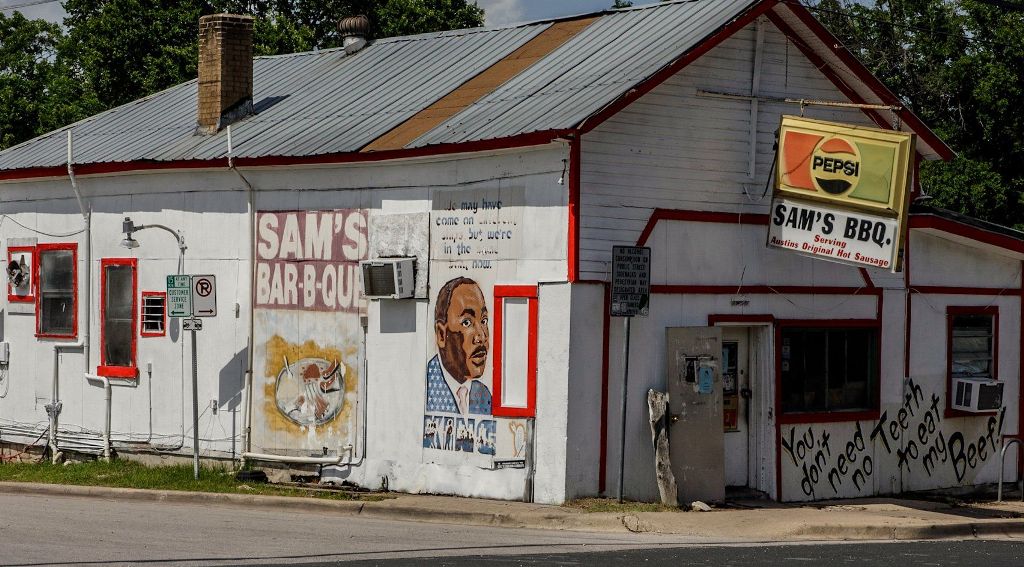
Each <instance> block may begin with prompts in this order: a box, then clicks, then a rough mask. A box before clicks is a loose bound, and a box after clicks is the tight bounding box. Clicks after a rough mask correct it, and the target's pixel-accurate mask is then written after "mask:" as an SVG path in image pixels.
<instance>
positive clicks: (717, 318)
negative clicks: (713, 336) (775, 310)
mask: <svg viewBox="0 0 1024 567" xmlns="http://www.w3.org/2000/svg"><path fill="white" fill-rule="evenodd" d="M728 323H757V324H765V323H775V316H774V315H768V314H765V315H753V314H751V315H742V314H735V315H734V314H730V313H721V314H719V313H715V314H712V315H708V326H709V327H714V326H716V325H722V324H728Z"/></svg>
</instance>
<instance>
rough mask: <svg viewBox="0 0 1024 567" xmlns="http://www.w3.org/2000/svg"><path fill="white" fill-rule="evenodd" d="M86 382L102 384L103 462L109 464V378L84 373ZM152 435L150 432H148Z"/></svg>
mask: <svg viewBox="0 0 1024 567" xmlns="http://www.w3.org/2000/svg"><path fill="white" fill-rule="evenodd" d="M85 378H86V380H90V381H93V382H101V383H102V384H103V398H104V399H103V401H104V404H103V405H104V406H105V407H106V416H105V419H104V420H103V460H104V461H106V462H110V454H111V451H110V403H111V397H112V396H111V392H110V378H107V377H106V376H97V375H95V374H89V373H88V372H86V373H85ZM150 434H152V430H151V431H150Z"/></svg>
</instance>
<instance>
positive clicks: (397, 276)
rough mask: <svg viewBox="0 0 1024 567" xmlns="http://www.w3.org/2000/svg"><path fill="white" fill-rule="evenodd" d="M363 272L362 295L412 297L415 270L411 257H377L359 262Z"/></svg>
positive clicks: (395, 297) (380, 297)
mask: <svg viewBox="0 0 1024 567" xmlns="http://www.w3.org/2000/svg"><path fill="white" fill-rule="evenodd" d="M360 266H361V267H362V272H363V295H365V296H366V297H367V298H369V299H404V298H407V297H412V295H413V291H414V288H415V287H416V272H415V270H414V269H413V259H412V258H377V259H374V260H363V261H362V262H360Z"/></svg>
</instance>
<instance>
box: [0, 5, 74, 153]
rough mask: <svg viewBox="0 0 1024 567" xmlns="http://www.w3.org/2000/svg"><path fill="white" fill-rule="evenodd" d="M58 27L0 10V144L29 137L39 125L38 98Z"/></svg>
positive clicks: (49, 67)
mask: <svg viewBox="0 0 1024 567" xmlns="http://www.w3.org/2000/svg"><path fill="white" fill-rule="evenodd" d="M59 35H60V28H59V27H58V26H56V25H54V24H48V23H46V22H44V21H42V20H28V19H26V18H25V16H23V15H22V14H21V13H20V12H15V13H14V14H12V15H11V16H9V17H8V16H5V15H4V14H3V13H0V148H6V147H9V146H11V145H12V144H14V143H16V142H18V141H20V140H24V139H27V138H30V137H32V135H34V134H35V132H36V130H37V129H38V128H39V125H40V122H41V119H40V106H41V104H40V103H41V99H42V98H43V96H44V93H45V88H46V81H47V79H48V77H49V75H50V72H51V67H52V63H51V62H50V61H49V59H50V58H51V57H53V50H54V47H55V45H56V38H57V37H59Z"/></svg>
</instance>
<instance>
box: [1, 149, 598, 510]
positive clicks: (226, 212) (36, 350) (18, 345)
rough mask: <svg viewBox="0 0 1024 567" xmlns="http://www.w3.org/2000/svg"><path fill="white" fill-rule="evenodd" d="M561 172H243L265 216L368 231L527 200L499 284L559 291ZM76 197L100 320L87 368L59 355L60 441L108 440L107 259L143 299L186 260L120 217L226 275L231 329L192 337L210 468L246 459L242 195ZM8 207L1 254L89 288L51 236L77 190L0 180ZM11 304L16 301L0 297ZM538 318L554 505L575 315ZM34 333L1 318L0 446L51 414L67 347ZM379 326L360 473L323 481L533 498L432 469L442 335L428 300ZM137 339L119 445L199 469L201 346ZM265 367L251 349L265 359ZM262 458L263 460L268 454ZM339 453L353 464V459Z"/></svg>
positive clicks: (151, 177) (385, 168)
mask: <svg viewBox="0 0 1024 567" xmlns="http://www.w3.org/2000/svg"><path fill="white" fill-rule="evenodd" d="M566 157H567V147H566V146H565V145H564V144H552V145H550V146H546V147H541V148H534V149H528V150H515V151H503V152H492V153H490V154H487V155H474V156H465V155H460V156H444V157H438V158H429V159H417V160H408V161H401V162H393V163H385V164H380V163H377V164H352V165H336V166H315V167H294V168H256V169H249V170H246V171H245V175H246V177H247V178H248V179H249V181H250V182H251V183H252V185H253V186H254V187H255V189H256V194H255V198H254V199H255V208H256V209H257V210H324V209H336V208H363V209H367V210H368V211H369V214H370V215H371V217H372V216H374V215H379V214H390V213H409V212H427V211H430V210H431V206H432V199H433V195H434V194H435V192H437V191H452V190H461V189H474V188H481V187H486V188H507V187H512V188H517V189H518V188H521V189H522V193H523V195H524V202H523V206H524V207H525V209H526V210H525V211H524V214H523V220H522V226H520V227H518V230H520V231H521V234H522V254H520V255H519V257H517V258H514V259H511V262H510V264H512V265H513V266H512V269H511V270H505V271H503V272H502V277H503V278H505V279H503V280H501V281H500V282H498V283H502V284H530V283H532V284H536V283H539V282H564V281H565V278H566V272H567V267H566V251H567V230H566V224H567V192H566V190H565V186H564V185H559V184H558V182H557V180H558V178H559V176H560V175H561V173H562V166H563V159H564V158H566ZM79 184H80V186H81V188H82V191H83V193H84V195H85V198H86V201H87V203H88V204H89V205H91V207H92V209H93V211H94V213H93V235H92V243H93V272H92V273H93V278H92V279H93V287H92V298H89V297H86V295H85V286H84V285H83V283H82V282H81V281H80V282H79V290H78V291H79V306H80V308H81V307H82V306H86V305H88V306H91V309H92V324H91V327H92V345H93V348H92V356H91V359H92V361H91V363H90V364H87V363H86V361H84V360H83V358H82V355H81V354H80V353H79V352H70V353H67V354H65V355H63V357H62V361H61V368H60V400H61V401H62V402H63V404H64V409H63V412H62V413H61V416H60V420H61V431H62V437H83V438H84V437H89V438H90V439H92V443H93V444H94V445H96V444H98V443H97V440H98V434H99V432H100V430H101V428H102V420H103V415H104V411H103V391H102V388H97V387H94V386H92V385H89V384H88V383H86V381H85V380H84V378H83V374H84V373H85V372H86V371H89V372H95V366H96V364H97V362H98V356H99V354H98V353H99V321H98V316H99V312H98V310H99V308H98V302H97V300H96V299H95V298H96V297H98V295H99V281H100V280H99V277H100V276H99V262H100V259H101V258H113V257H118V258H120V257H134V258H138V261H139V268H138V282H139V291H140V292H141V291H143V290H146V291H151V290H152V291H160V290H163V289H164V288H165V281H164V278H165V276H166V275H167V274H171V273H174V272H175V271H176V268H177V248H176V246H175V243H174V240H173V238H171V236H170V235H167V234H163V233H161V232H159V231H155V230H146V231H142V232H139V233H138V234H137V235H136V238H137V240H138V241H139V242H140V243H141V246H140V247H139V248H137V249H134V250H127V249H124V248H121V247H120V246H119V242H120V241H121V239H122V238H123V234H122V233H121V220H122V219H123V217H124V216H126V215H127V216H131V217H132V219H133V220H134V221H135V223H136V224H137V225H138V224H145V223H160V224H165V225H168V226H170V227H172V228H181V229H182V230H183V232H184V234H185V238H186V241H187V244H188V251H187V253H186V256H185V270H184V271H185V272H186V273H211V274H216V275H217V278H218V308H219V315H218V317H216V318H214V319H207V320H206V321H205V322H204V323H205V324H204V329H203V331H201V332H200V333H199V334H198V339H199V345H198V347H199V348H198V351H199V402H200V411H201V413H202V415H201V417H200V421H199V431H200V438H201V440H200V443H201V450H202V454H203V455H204V456H211V457H221V458H227V457H230V456H232V455H236V456H237V454H238V453H239V452H240V451H241V442H242V437H241V435H242V431H243V429H244V411H245V410H244V407H243V406H244V404H243V403H242V384H243V376H244V372H245V369H246V367H247V365H248V360H247V358H248V353H247V350H246V348H247V339H248V326H249V322H248V318H249V313H250V309H249V306H250V299H251V292H250V285H249V277H250V258H249V254H250V247H249V243H248V233H247V231H248V220H247V216H246V210H247V205H246V193H245V191H244V190H243V188H244V186H243V185H242V181H241V180H240V179H239V178H238V177H237V176H236V175H235V174H234V173H232V172H230V171H226V170H225V171H185V172H173V171H172V172H159V173H156V172H154V173H140V174H122V175H110V176H94V177H86V178H80V179H79ZM0 193H2V195H3V205H2V209H0V214H3V215H6V217H5V222H4V223H3V224H2V225H0V240H2V241H3V242H5V243H6V240H7V239H8V238H25V237H35V238H38V239H39V242H40V243H43V242H79V259H80V260H79V267H78V269H79V274H82V273H83V272H82V268H83V265H84V262H85V260H84V258H83V254H84V247H83V246H82V244H81V243H82V242H83V240H82V237H81V235H76V236H69V237H66V238H58V237H51V236H47V235H46V234H44V233H50V234H56V233H62V232H68V231H73V230H75V229H76V228H78V227H80V226H81V223H82V221H81V216H80V215H79V214H78V207H77V204H76V202H75V199H74V197H73V193H72V192H71V187H70V184H69V183H68V181H67V180H64V179H61V180H43V181H34V182H17V183H4V184H2V185H0ZM15 221H16V222H15ZM16 223H20V224H21V225H25V226H26V227H28V228H22V227H21V226H19V225H18V224H16ZM371 225H372V223H371ZM435 285H436V282H435ZM563 285H564V284H563ZM568 291H569V290H568V287H566V288H564V290H562V295H565V296H566V298H567V297H568ZM2 301H3V302H4V303H5V304H6V299H3V300H2ZM236 304H237V311H236ZM541 305H542V306H544V307H543V309H544V311H543V315H542V316H541V319H542V321H543V323H542V325H541V328H540V332H541V340H542V347H541V357H540V364H539V369H538V374H539V377H538V379H539V381H540V382H541V383H542V384H546V388H551V389H553V390H552V391H560V392H561V394H560V395H559V396H553V397H551V399H550V400H546V401H543V402H541V403H540V404H539V405H540V407H541V408H542V411H541V415H542V416H544V419H545V420H547V421H548V422H550V423H551V424H552V426H551V427H550V428H549V427H546V426H545V427H540V428H538V439H537V444H538V446H539V447H543V448H544V452H545V455H547V460H546V461H545V463H544V465H543V467H542V470H540V471H538V479H537V487H536V490H537V494H538V497H540V498H545V499H547V500H548V501H560V499H562V498H564V497H565V495H566V491H567V486H566V478H565V462H566V452H567V450H568V449H567V446H566V428H567V424H566V418H565V415H566V413H565V412H566V409H565V400H566V396H567V392H568V389H567V385H568V376H567V372H568V371H567V367H568V352H569V347H568V341H569V334H568V326H569V321H570V317H569V309H570V304H569V302H568V301H564V302H563V301H562V297H561V295H558V294H555V295H553V296H550V297H548V295H547V294H545V299H543V300H542V301H541ZM81 319H82V317H81V316H80V320H81ZM35 320H36V318H35V316H34V315H33V314H32V313H29V314H18V313H12V312H11V310H10V309H7V310H6V313H5V314H4V316H3V326H2V327H0V332H2V337H0V339H2V340H6V341H8V342H10V343H11V345H12V346H11V352H12V356H11V368H10V370H11V385H10V391H9V392H8V393H7V395H6V397H3V398H0V441H4V442H22V443H26V442H29V441H32V439H34V438H35V436H36V435H38V432H41V431H43V430H44V429H45V428H46V425H47V418H46V413H45V411H44V409H43V406H44V404H47V403H49V401H50V376H51V373H52V367H51V360H52V352H53V345H54V344H55V341H52V340H43V339H37V338H36V337H35V336H34V325H35ZM555 323H559V324H555ZM367 325H368V332H367V337H366V345H367V350H366V352H367V370H368V377H367V385H366V386H367V387H366V391H365V393H363V392H361V393H360V397H361V396H362V395H364V394H365V396H367V398H366V402H365V404H363V403H362V402H360V404H361V405H365V407H364V408H362V409H361V410H360V411H362V412H365V420H366V421H365V423H366V428H365V438H363V437H362V433H363V430H362V427H360V439H359V440H358V442H357V443H356V445H357V446H356V447H355V448H354V451H353V452H352V453H351V456H352V457H353V460H354V462H355V464H354V465H353V466H344V467H337V468H335V469H333V470H331V471H329V473H328V475H327V476H328V478H331V477H333V478H339V479H342V478H343V479H348V480H352V481H355V482H358V483H360V484H363V485H366V486H371V487H375V486H379V485H380V484H381V482H382V477H387V479H388V482H389V484H390V487H391V488H392V489H397V490H405V491H410V492H432V493H453V494H461V495H465V496H483V497H491V498H511V499H518V498H521V497H522V494H523V487H524V483H525V471H523V470H521V469H506V470H497V471H490V470H485V469H481V468H479V467H478V466H476V465H475V464H474V465H465V466H458V465H439V464H435V463H431V462H427V461H426V460H425V459H424V458H423V451H424V449H423V413H424V388H425V386H424V373H425V368H426V363H427V361H428V355H427V352H428V351H427V347H428V344H429V342H430V341H431V340H432V337H433V323H432V318H431V316H430V314H428V313H427V302H426V301H423V300H408V301H403V302H394V303H392V302H370V304H369V309H368V321H367ZM136 332H137V331H136ZM81 334H82V329H81V328H80V329H79V336H80V337H81ZM137 341H138V343H137V344H138V356H137V363H138V366H139V368H140V370H141V372H140V373H141V376H140V378H139V381H138V384H137V385H136V386H133V387H117V388H115V390H114V395H113V431H114V435H113V438H114V442H115V447H116V448H118V449H119V450H121V451H123V452H130V451H132V450H142V451H154V450H160V451H166V452H170V453H179V454H185V455H187V454H189V453H190V452H191V431H190V428H191V407H190V405H191V386H190V384H191V364H190V346H191V345H190V344H189V339H188V338H187V337H186V336H184V333H182V332H181V330H180V325H179V322H178V320H171V321H170V324H169V333H168V336H166V337H160V338H142V337H139V338H138V339H137ZM261 353H262V351H261V350H260V349H259V348H257V349H256V354H257V356H260V355H261ZM148 362H152V364H153V374H152V376H150V375H148V374H147V372H146V365H147V363H148ZM361 374H362V373H360V375H361ZM254 383H255V384H256V388H258V389H262V388H263V387H264V383H265V377H261V376H257V377H255V379H254ZM214 399H216V400H218V403H217V411H216V413H215V412H214V411H213V409H210V403H211V402H210V400H214ZM255 399H259V398H258V397H256V398H255ZM204 408H207V409H205V410H204ZM262 410H263V405H262V404H260V405H259V407H256V411H262ZM594 415H596V414H594ZM362 420H363V417H360V422H362ZM254 422H255V420H254ZM33 431H34V432H35V434H33ZM549 431H550V434H549V433H548V432H549ZM83 432H86V433H83ZM130 442H131V443H130ZM254 449H255V450H257V451H259V450H260V449H261V447H259V446H254ZM291 449H293V450H290V451H288V452H289V453H302V452H303V451H307V452H308V451H309V450H310V447H294V448H291ZM317 449H319V447H317ZM329 449H330V450H331V451H332V453H337V454H342V455H349V453H347V452H346V451H344V450H343V448H339V447H330V448H329ZM590 470H596V469H590ZM595 474H596V473H595ZM547 479H550V482H549V481H548V480H547Z"/></svg>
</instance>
